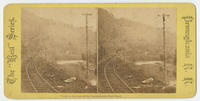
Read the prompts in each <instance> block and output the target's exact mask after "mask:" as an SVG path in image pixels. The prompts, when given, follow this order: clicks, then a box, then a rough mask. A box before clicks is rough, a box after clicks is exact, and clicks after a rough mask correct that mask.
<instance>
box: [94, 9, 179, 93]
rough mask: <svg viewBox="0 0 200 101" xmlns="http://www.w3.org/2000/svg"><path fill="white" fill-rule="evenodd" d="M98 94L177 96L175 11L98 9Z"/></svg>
mask: <svg viewBox="0 0 200 101" xmlns="http://www.w3.org/2000/svg"><path fill="white" fill-rule="evenodd" d="M97 72H98V79H97V80H98V85H97V88H98V89H97V90H98V91H97V92H98V93H176V8H99V9H98V70H97Z"/></svg>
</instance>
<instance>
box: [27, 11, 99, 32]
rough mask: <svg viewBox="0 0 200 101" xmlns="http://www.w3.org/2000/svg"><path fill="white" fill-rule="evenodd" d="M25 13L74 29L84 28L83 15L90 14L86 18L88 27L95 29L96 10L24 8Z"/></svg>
mask: <svg viewBox="0 0 200 101" xmlns="http://www.w3.org/2000/svg"><path fill="white" fill-rule="evenodd" d="M25 10H26V11H29V12H31V13H34V14H35V15H37V16H40V17H43V18H46V19H52V20H54V21H59V22H63V23H66V24H69V25H73V26H75V27H85V24H86V18H85V16H84V15H82V14H85V13H91V14H92V15H91V16H89V17H88V26H89V27H90V29H91V30H93V31H95V30H96V27H97V19H96V18H97V10H96V8H68V7H47V8H44V7H43V8H41V7H38V8H37V7H34V8H25Z"/></svg>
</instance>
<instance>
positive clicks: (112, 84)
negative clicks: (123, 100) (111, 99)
mask: <svg viewBox="0 0 200 101" xmlns="http://www.w3.org/2000/svg"><path fill="white" fill-rule="evenodd" d="M110 65H111V66H110ZM104 77H105V79H106V82H107V84H108V86H109V88H110V90H111V92H113V93H134V92H135V91H134V90H133V89H132V88H131V87H129V86H128V84H127V83H126V82H125V81H124V80H123V79H122V78H121V77H120V76H119V75H118V73H117V72H116V70H115V67H114V65H113V64H109V63H107V64H106V65H105V67H104Z"/></svg>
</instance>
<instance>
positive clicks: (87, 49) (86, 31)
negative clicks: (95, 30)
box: [82, 13, 92, 79]
mask: <svg viewBox="0 0 200 101" xmlns="http://www.w3.org/2000/svg"><path fill="white" fill-rule="evenodd" d="M82 15H83V16H85V35H86V36H85V37H86V59H87V60H86V67H87V74H86V79H88V76H89V68H88V66H89V47H88V16H91V15H92V14H91V13H84V14H82Z"/></svg>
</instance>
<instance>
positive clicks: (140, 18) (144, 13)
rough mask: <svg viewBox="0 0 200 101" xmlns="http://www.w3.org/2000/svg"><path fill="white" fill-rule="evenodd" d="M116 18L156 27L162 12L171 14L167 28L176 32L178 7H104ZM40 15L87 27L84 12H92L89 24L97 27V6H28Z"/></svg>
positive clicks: (29, 9) (160, 20)
mask: <svg viewBox="0 0 200 101" xmlns="http://www.w3.org/2000/svg"><path fill="white" fill-rule="evenodd" d="M104 9H106V10H108V11H109V12H110V13H112V14H113V15H114V16H115V17H116V18H126V19H129V20H132V21H136V22H139V23H143V24H146V25H150V26H152V27H155V28H162V17H161V16H158V15H161V14H163V13H164V14H168V15H170V16H169V17H167V20H166V30H167V31H170V32H176V8H104ZM26 10H27V11H29V12H32V13H34V14H36V15H38V16H40V17H43V18H47V19H52V20H55V21H59V22H64V23H67V24H69V25H73V26H75V27H85V23H86V22H85V21H86V19H85V16H83V15H82V14H85V13H91V14H93V15H92V16H89V17H88V26H89V27H90V29H91V30H93V31H95V30H96V29H97V8H68V7H47V8H40V7H38V8H37V7H35V8H26Z"/></svg>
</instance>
